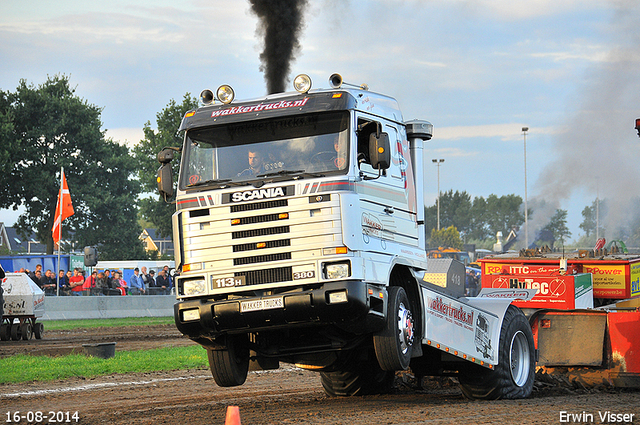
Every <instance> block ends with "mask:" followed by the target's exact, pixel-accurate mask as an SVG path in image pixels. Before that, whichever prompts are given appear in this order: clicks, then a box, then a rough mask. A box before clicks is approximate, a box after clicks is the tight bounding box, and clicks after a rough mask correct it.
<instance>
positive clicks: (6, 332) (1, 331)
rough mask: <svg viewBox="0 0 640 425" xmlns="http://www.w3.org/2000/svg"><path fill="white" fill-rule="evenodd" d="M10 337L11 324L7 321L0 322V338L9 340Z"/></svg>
mask: <svg viewBox="0 0 640 425" xmlns="http://www.w3.org/2000/svg"><path fill="white" fill-rule="evenodd" d="M10 339H11V325H9V324H7V323H2V324H0V340H1V341H9V340H10Z"/></svg>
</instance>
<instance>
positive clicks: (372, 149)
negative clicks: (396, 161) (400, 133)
mask: <svg viewBox="0 0 640 425" xmlns="http://www.w3.org/2000/svg"><path fill="white" fill-rule="evenodd" d="M369 158H370V160H371V166H372V167H373V168H375V169H376V170H386V169H387V168H389V166H391V148H390V144H389V134H387V133H379V134H377V135H376V133H371V135H369Z"/></svg>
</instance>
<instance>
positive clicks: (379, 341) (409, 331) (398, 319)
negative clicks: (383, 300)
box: [373, 286, 415, 370]
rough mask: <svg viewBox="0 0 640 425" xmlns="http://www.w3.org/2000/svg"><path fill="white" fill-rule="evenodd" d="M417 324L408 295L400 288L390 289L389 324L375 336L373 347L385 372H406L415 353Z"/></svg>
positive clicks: (393, 287)
mask: <svg viewBox="0 0 640 425" xmlns="http://www.w3.org/2000/svg"><path fill="white" fill-rule="evenodd" d="M414 331H415V324H414V321H413V315H412V314H411V307H410V304H409V298H408V297H407V293H406V292H405V290H404V289H403V288H402V287H400V286H392V287H391V288H389V304H388V307H387V323H386V325H385V328H384V329H383V330H382V331H381V332H379V333H377V334H376V335H374V337H373V345H374V347H375V350H376V357H377V358H378V363H380V367H381V368H382V369H383V370H406V369H407V368H408V367H409V362H410V361H411V353H412V351H413V341H414Z"/></svg>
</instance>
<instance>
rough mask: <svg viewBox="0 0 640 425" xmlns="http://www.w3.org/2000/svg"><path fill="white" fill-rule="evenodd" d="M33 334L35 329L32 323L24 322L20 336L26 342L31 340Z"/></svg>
mask: <svg viewBox="0 0 640 425" xmlns="http://www.w3.org/2000/svg"><path fill="white" fill-rule="evenodd" d="M32 333H33V328H32V327H31V323H29V322H24V323H22V324H21V325H20V336H21V337H22V339H23V340H24V341H28V340H30V339H31V335H32Z"/></svg>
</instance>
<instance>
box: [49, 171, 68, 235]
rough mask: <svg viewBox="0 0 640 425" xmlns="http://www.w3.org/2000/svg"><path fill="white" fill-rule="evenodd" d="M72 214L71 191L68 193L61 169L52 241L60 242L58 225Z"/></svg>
mask: <svg viewBox="0 0 640 425" xmlns="http://www.w3.org/2000/svg"><path fill="white" fill-rule="evenodd" d="M72 215H73V204H72V203H71V193H69V186H67V179H66V177H65V176H64V170H63V171H62V185H61V187H60V192H58V204H57V205H56V215H55V221H54V222H53V227H52V228H51V234H52V236H53V243H54V244H56V245H57V244H58V242H60V226H61V224H62V221H63V220H64V219H65V218H68V217H71V216H72Z"/></svg>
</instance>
